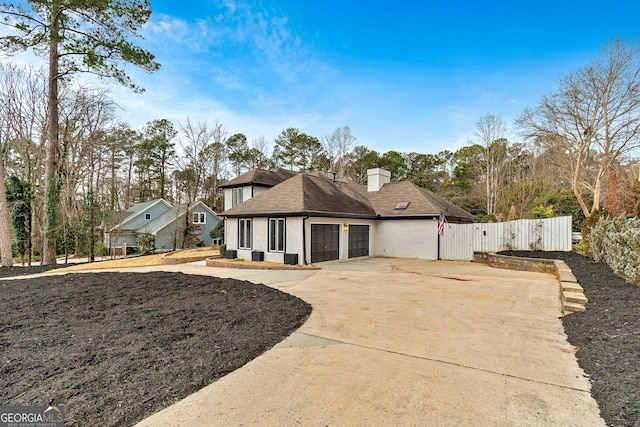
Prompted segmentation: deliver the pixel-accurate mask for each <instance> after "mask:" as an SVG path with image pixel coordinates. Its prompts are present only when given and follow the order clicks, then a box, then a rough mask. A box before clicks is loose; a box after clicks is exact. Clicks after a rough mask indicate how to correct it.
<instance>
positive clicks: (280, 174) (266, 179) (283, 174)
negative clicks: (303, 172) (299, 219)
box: [220, 168, 297, 188]
mask: <svg viewBox="0 0 640 427" xmlns="http://www.w3.org/2000/svg"><path fill="white" fill-rule="evenodd" d="M296 174H297V172H294V171H291V170H288V169H282V168H276V169H273V170H265V169H252V170H250V171H249V172H246V173H243V174H242V175H240V176H238V177H236V178H234V179H232V180H231V181H228V182H225V183H224V184H222V185H220V188H233V187H242V186H245V185H256V186H259V187H273V186H275V185H278V184H280V183H281V182H283V181H286V180H287V179H289V178H291V177H293V176H294V175H296Z"/></svg>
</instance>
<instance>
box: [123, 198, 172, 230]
mask: <svg viewBox="0 0 640 427" xmlns="http://www.w3.org/2000/svg"><path fill="white" fill-rule="evenodd" d="M158 203H164V204H165V205H166V206H167V207H168V208H171V205H170V204H169V202H167V201H166V200H164V199H155V200H149V201H147V202H140V203H136V204H135V205H133V206H131V207H130V208H129V209H127V210H126V211H125V215H126V216H125V218H124V219H123V220H122V221H120V222H119V223H118V224H116V225H115V226H113V227H111V230H117V229H120V230H126V229H127V228H126V225H127V223H128V222H131V220H133V219H134V218H136V217H137V216H138V215H140V214H142V213H144V212H146V211H147V210H149V209H151V208H152V207H153V206H155V205H157V204H158Z"/></svg>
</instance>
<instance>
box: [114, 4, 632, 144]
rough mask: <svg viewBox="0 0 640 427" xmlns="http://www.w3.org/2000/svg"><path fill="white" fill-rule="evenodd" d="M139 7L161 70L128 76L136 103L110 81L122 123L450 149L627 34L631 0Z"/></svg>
mask: <svg viewBox="0 0 640 427" xmlns="http://www.w3.org/2000/svg"><path fill="white" fill-rule="evenodd" d="M150 2H151V8H152V10H153V14H152V18H151V21H150V23H149V24H148V25H147V27H146V28H144V29H143V30H142V33H143V35H144V37H145V40H144V41H142V42H140V43H141V44H142V45H143V46H144V47H145V48H147V49H149V50H150V51H151V52H152V53H154V54H155V55H156V58H157V60H158V61H159V62H160V63H161V64H162V68H161V70H160V71H158V72H157V73H154V74H150V75H148V74H145V73H144V72H141V71H138V70H130V74H131V75H132V77H133V79H134V81H135V82H136V83H138V84H140V85H141V86H143V87H145V88H146V92H145V93H144V94H142V95H136V94H133V93H131V92H128V91H127V90H125V89H123V88H118V87H117V86H115V85H110V88H111V90H112V92H113V93H114V96H115V97H116V100H117V102H118V103H119V104H120V105H121V106H122V107H123V108H124V109H125V110H126V111H124V112H123V118H124V119H125V120H128V121H129V122H130V124H131V125H132V126H133V127H136V128H137V127H140V126H142V125H144V123H145V122H146V121H148V120H153V119H158V118H167V119H170V120H172V121H174V123H176V124H178V123H184V121H185V120H186V119H187V117H189V118H190V119H191V120H192V121H194V122H199V121H200V122H202V121H206V122H207V123H209V124H213V123H214V122H215V121H219V122H220V123H221V124H222V125H223V126H224V127H225V128H226V129H227V130H228V131H229V133H236V132H242V133H244V134H246V135H247V137H248V139H249V141H252V140H253V139H254V138H257V137H260V136H262V137H264V138H265V139H266V140H267V141H268V142H269V143H271V144H272V143H273V140H274V138H275V137H276V136H277V135H278V134H279V133H280V132H281V131H282V130H283V129H285V128H287V127H297V128H299V129H300V130H301V131H303V132H306V133H308V134H310V135H313V136H316V137H318V138H320V139H322V137H324V136H325V135H328V134H330V133H331V132H333V130H334V129H336V128H337V127H340V126H349V127H350V128H351V131H352V133H353V135H354V136H355V137H356V138H357V142H358V144H361V145H366V146H368V147H369V148H371V149H375V150H377V151H379V152H385V151H388V150H392V149H393V150H398V151H405V152H409V151H417V152H422V153H437V152H439V151H441V150H445V149H448V150H456V149H458V148H460V147H462V146H464V145H466V144H467V143H468V142H469V141H470V140H471V139H472V138H473V136H472V132H473V128H474V126H475V123H476V121H477V120H478V118H479V117H481V116H482V115H485V114H489V113H493V114H496V115H498V116H500V117H502V118H503V119H504V121H505V122H506V123H507V124H508V123H510V122H511V120H512V119H513V118H515V117H516V116H517V115H518V114H519V113H520V112H521V111H522V110H523V108H524V107H525V106H528V105H533V104H535V103H536V102H537V101H538V100H539V99H540V98H541V97H542V96H543V95H545V94H547V93H549V92H550V91H551V90H553V89H554V87H555V85H556V83H557V81H558V79H559V78H560V77H562V76H564V75H566V74H567V73H569V72H570V71H572V70H574V69H576V68H578V67H580V66H583V65H585V64H586V63H587V62H588V61H589V60H590V59H591V58H592V57H593V55H595V54H597V53H598V52H599V50H600V48H601V46H602V45H603V44H605V43H607V41H608V40H610V39H612V38H613V37H616V36H618V37H621V38H623V39H626V40H632V41H634V42H638V41H639V39H638V38H637V37H638V36H639V35H640V34H638V31H639V30H640V26H639V24H638V16H640V2H638V1H636V0H633V1H631V0H629V1H615V0H613V1H609V2H601V1H599V2H595V1H590V0H589V1H575V2H574V1H571V2H563V1H560V0H556V1H546V0H542V1H536V2H525V1H520V2H518V1H510V2H501V1H493V2H492V1H484V2H480V1H455V0H450V1H427V0H422V1H410V0H403V1H390V0H389V1H381V0H272V1H264V2H258V1H241V0H237V1H236V0H226V1H218V0H206V1H204V0H202V1H197V0H181V1H175V0H150ZM510 139H511V140H517V135H512V136H511V138H510Z"/></svg>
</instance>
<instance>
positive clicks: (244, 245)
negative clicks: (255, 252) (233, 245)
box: [238, 219, 251, 249]
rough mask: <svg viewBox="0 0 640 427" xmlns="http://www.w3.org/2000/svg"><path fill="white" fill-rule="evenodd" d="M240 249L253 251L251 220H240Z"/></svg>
mask: <svg viewBox="0 0 640 427" xmlns="http://www.w3.org/2000/svg"><path fill="white" fill-rule="evenodd" d="M238 249H251V220H250V219H241V220H238Z"/></svg>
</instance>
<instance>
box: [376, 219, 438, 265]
mask: <svg viewBox="0 0 640 427" xmlns="http://www.w3.org/2000/svg"><path fill="white" fill-rule="evenodd" d="M373 242H374V243H373V252H372V255H375V256H390V257H406V258H423V259H437V258H438V221H437V220H433V219H403V220H382V221H378V224H377V226H376V228H375V230H374V231H373Z"/></svg>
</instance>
